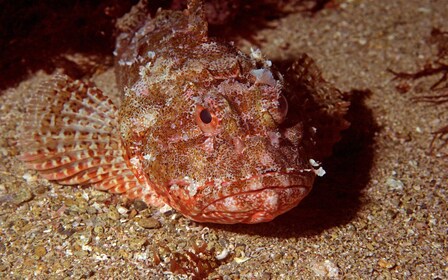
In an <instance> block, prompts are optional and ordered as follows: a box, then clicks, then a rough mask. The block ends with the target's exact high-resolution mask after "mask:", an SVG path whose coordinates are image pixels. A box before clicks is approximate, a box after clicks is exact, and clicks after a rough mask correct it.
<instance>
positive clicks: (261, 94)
mask: <svg viewBox="0 0 448 280" xmlns="http://www.w3.org/2000/svg"><path fill="white" fill-rule="evenodd" d="M225 53H227V52H225ZM225 53H224V54H222V55H221V56H220V58H219V59H226V56H225ZM216 59H218V58H216ZM213 61H215V60H213ZM213 65H214V64H213ZM213 65H212V62H210V61H206V62H203V61H202V62H196V63H195V64H194V65H189V66H188V65H187V66H185V64H184V65H183V67H184V68H182V69H180V68H179V69H177V68H173V67H171V68H169V66H165V67H163V71H168V70H167V69H170V70H169V71H170V77H171V80H170V81H155V79H151V80H146V81H145V82H143V81H140V82H137V83H136V85H135V86H134V87H132V88H129V89H128V90H127V92H126V94H125V98H124V104H123V105H122V108H121V113H120V125H121V128H120V130H121V134H122V139H123V143H124V146H125V147H126V149H127V153H128V157H129V162H130V165H131V166H132V167H131V168H132V169H133V171H134V173H135V174H137V175H138V177H139V178H140V179H141V180H142V181H145V182H147V183H148V184H149V185H150V186H151V187H152V188H154V190H155V191H156V192H157V193H158V194H159V195H160V196H161V197H162V198H163V199H165V202H166V203H167V204H169V205H170V206H171V207H173V208H174V209H176V210H178V211H179V212H180V213H182V214H183V215H184V216H186V217H189V218H191V219H192V220H195V221H199V222H213V223H225V224H231V223H259V222H267V221H270V220H272V219H273V218H275V217H276V216H278V215H280V214H282V213H284V212H286V211H288V210H290V209H291V208H293V207H295V206H296V205H297V204H298V203H299V202H300V201H301V200H302V199H303V198H304V197H305V196H306V195H307V194H308V193H309V191H310V190H311V187H312V185H313V181H314V178H315V172H314V170H313V168H312V166H311V165H310V163H309V158H310V157H309V154H308V151H307V150H306V149H305V148H304V145H303V141H304V136H305V135H306V133H305V131H304V130H305V128H304V127H303V123H302V122H301V121H300V119H299V118H297V117H290V112H288V111H289V110H288V107H289V106H288V103H289V102H290V101H291V100H290V97H289V96H286V95H284V93H283V84H282V78H281V76H280V74H276V73H275V72H274V71H273V70H271V69H270V68H269V67H267V66H263V65H261V66H260V65H257V63H255V62H253V61H252V60H250V59H247V58H246V57H244V56H242V55H241V54H238V55H235V56H231V57H227V59H226V60H225V62H222V63H220V67H221V68H220V69H221V70H219V69H218V68H216V71H214V70H215V68H213V67H214V66H213ZM223 65H224V66H223ZM160 71H162V70H160ZM154 72H156V71H155V70H154V69H153V71H152V73H154ZM139 83H140V84H139Z"/></svg>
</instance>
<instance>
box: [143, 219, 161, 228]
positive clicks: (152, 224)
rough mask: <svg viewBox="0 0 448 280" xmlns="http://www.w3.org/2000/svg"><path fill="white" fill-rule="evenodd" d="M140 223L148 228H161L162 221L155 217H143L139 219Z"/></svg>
mask: <svg viewBox="0 0 448 280" xmlns="http://www.w3.org/2000/svg"><path fill="white" fill-rule="evenodd" d="M137 223H138V225H139V226H141V227H142V228H146V229H154V228H160V223H159V221H157V220H156V219H154V218H141V219H140V220H138V221H137Z"/></svg>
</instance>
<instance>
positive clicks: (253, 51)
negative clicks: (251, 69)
mask: <svg viewBox="0 0 448 280" xmlns="http://www.w3.org/2000/svg"><path fill="white" fill-rule="evenodd" d="M250 56H251V57H252V58H253V59H255V60H262V59H263V55H262V54H261V51H260V49H254V48H250Z"/></svg>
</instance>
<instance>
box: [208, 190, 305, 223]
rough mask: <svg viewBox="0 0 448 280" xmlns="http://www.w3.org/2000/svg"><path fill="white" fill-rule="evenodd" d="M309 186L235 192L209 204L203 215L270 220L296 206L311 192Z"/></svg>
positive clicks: (243, 220)
mask: <svg viewBox="0 0 448 280" xmlns="http://www.w3.org/2000/svg"><path fill="white" fill-rule="evenodd" d="M309 190H310V188H309V187H307V186H300V185H293V186H287V187H278V186H269V187H265V188H263V189H259V190H253V191H247V192H243V193H238V194H234V195H231V196H228V197H225V198H222V199H220V200H217V201H215V202H214V203H212V204H210V205H208V206H207V207H206V208H205V209H203V211H202V213H203V215H204V214H205V215H207V214H210V215H216V214H217V213H219V215H221V216H227V215H228V216H229V217H233V219H232V220H235V219H236V220H238V222H242V223H249V224H252V223H260V222H268V221H271V220H272V219H274V218H275V217H277V216H278V215H280V214H283V213H284V212H286V211H288V210H290V209H291V208H293V207H295V206H296V205H297V204H298V203H299V202H300V201H301V200H302V199H303V198H304V197H305V196H306V195H307V194H308V192H309Z"/></svg>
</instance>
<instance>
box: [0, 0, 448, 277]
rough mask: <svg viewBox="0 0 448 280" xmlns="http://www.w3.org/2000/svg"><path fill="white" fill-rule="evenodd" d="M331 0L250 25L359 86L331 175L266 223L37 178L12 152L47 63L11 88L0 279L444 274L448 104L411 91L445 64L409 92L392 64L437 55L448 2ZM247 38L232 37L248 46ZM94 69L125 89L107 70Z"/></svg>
mask: <svg viewBox="0 0 448 280" xmlns="http://www.w3.org/2000/svg"><path fill="white" fill-rule="evenodd" d="M334 2H337V3H338V5H336V7H331V8H326V9H323V10H321V11H319V12H317V13H315V14H314V15H312V16H309V15H307V14H304V13H303V12H293V13H290V14H287V15H284V16H282V17H279V18H278V19H274V20H272V21H270V22H269V24H268V25H260V29H259V30H257V31H256V32H255V34H253V38H255V39H256V41H257V42H259V46H258V47H260V48H261V50H262V52H263V53H264V55H265V56H266V57H268V58H270V59H271V60H273V61H274V62H276V61H280V62H281V61H288V60H289V61H290V60H294V58H297V57H298V56H299V54H300V53H302V52H305V53H307V54H309V55H310V56H311V57H313V58H314V59H315V60H316V61H317V64H318V65H319V67H320V68H321V69H322V72H323V75H324V76H325V78H326V79H327V80H329V81H331V82H332V83H334V84H335V85H336V86H337V87H338V88H340V89H341V90H344V91H352V92H353V93H354V94H355V96H356V97H357V98H355V102H353V106H352V109H351V112H350V120H351V122H352V126H351V128H350V129H349V130H348V131H346V132H345V133H344V138H343V140H342V141H341V143H339V144H338V145H337V146H336V147H335V153H334V156H332V157H331V158H330V159H328V161H327V162H325V164H324V168H325V169H326V171H327V175H326V176H324V177H323V178H321V179H319V180H318V181H317V183H316V185H315V187H314V189H313V191H312V193H311V194H310V195H309V197H307V198H306V199H305V200H304V201H303V202H302V203H301V204H300V205H299V206H298V207H296V208H295V209H293V210H292V211H290V212H288V213H286V214H284V215H282V216H280V217H278V218H277V219H275V220H274V221H272V222H270V223H266V224H258V225H212V224H199V223H195V222H192V221H189V220H187V219H185V218H183V217H182V216H180V215H179V214H177V213H174V212H171V211H168V212H166V213H163V214H161V213H159V212H158V211H155V210H154V209H150V208H146V207H145V206H144V205H141V204H140V203H134V202H130V201H126V200H123V199H121V198H120V197H117V196H113V195H110V194H107V193H102V192H99V191H95V190H93V189H90V188H78V187H63V186H59V185H55V184H52V183H50V182H48V181H46V180H43V179H40V178H39V177H37V175H36V173H35V172H32V171H29V170H26V169H25V167H24V165H23V164H22V163H21V162H20V161H19V160H18V159H17V158H16V155H17V154H18V150H17V147H16V146H15V145H14V143H15V141H14V139H15V136H16V135H17V131H18V127H19V126H18V124H20V122H21V121H22V120H23V117H24V116H23V114H22V112H23V108H24V98H25V96H26V95H27V92H29V91H30V90H33V89H35V88H36V87H37V86H38V85H39V83H40V82H41V81H42V80H44V79H45V78H46V77H48V75H47V74H45V73H44V72H42V71H38V72H36V73H34V74H33V75H31V76H29V77H28V78H26V79H24V80H23V81H21V82H20V83H19V84H18V85H17V86H15V87H9V88H7V89H5V90H4V91H3V93H2V95H1V96H0V98H1V100H0V118H1V119H0V122H1V127H0V130H1V133H0V155H1V160H0V278H2V279H25V278H28V279H63V278H74V279H80V278H81V279H106V278H110V279H143V278H145V279H160V278H165V279H179V278H194V279H201V278H210V279H321V278H327V279H448V222H447V216H448V204H447V200H448V193H447V191H448V162H447V158H446V157H445V158H444V157H443V156H442V154H440V153H439V154H438V153H437V152H435V153H433V154H429V150H430V147H429V146H430V143H431V140H432V138H433V134H432V132H434V131H436V130H437V129H438V128H440V127H442V126H443V125H444V124H445V125H446V124H447V122H448V121H447V119H448V113H447V109H446V106H445V107H444V106H443V104H442V105H441V106H432V105H428V104H422V103H418V102H414V101H412V97H416V96H421V95H424V94H427V93H430V92H429V88H430V87H431V85H432V84H433V83H434V82H435V81H437V78H439V76H437V75H436V76H429V77H424V78H421V79H418V80H415V81H413V80H410V81H406V83H407V84H406V85H407V86H408V87H409V91H408V92H406V93H400V92H399V91H398V90H397V88H396V87H397V84H399V83H400V81H394V80H393V78H394V75H393V74H392V73H390V72H389V71H387V70H388V69H393V70H396V71H405V72H415V71H418V70H420V69H422V67H423V66H424V65H425V64H426V63H427V62H428V61H434V57H435V56H436V55H437V48H436V47H435V46H434V45H432V44H430V43H428V37H429V36H430V34H431V30H432V29H433V28H439V29H441V30H445V31H448V21H447V19H448V6H447V2H446V1H445V0H396V1H376V0H358V1H357V0H352V1H348V0H347V1H334ZM253 38H252V39H253ZM252 41H253V40H249V39H241V38H240V39H239V40H238V41H236V44H237V45H239V46H240V47H241V48H242V49H243V50H245V51H249V48H250V47H251V42H252ZM93 79H94V80H95V82H96V83H97V84H98V86H99V87H100V88H102V89H104V91H106V92H111V93H114V94H115V95H117V92H116V90H115V89H114V83H115V82H114V76H113V71H112V69H107V70H106V71H103V72H101V73H100V74H98V75H95V76H94V78H93ZM216 256H218V258H217V257H216ZM182 274H184V275H182ZM185 274H187V275H189V276H185Z"/></svg>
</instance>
